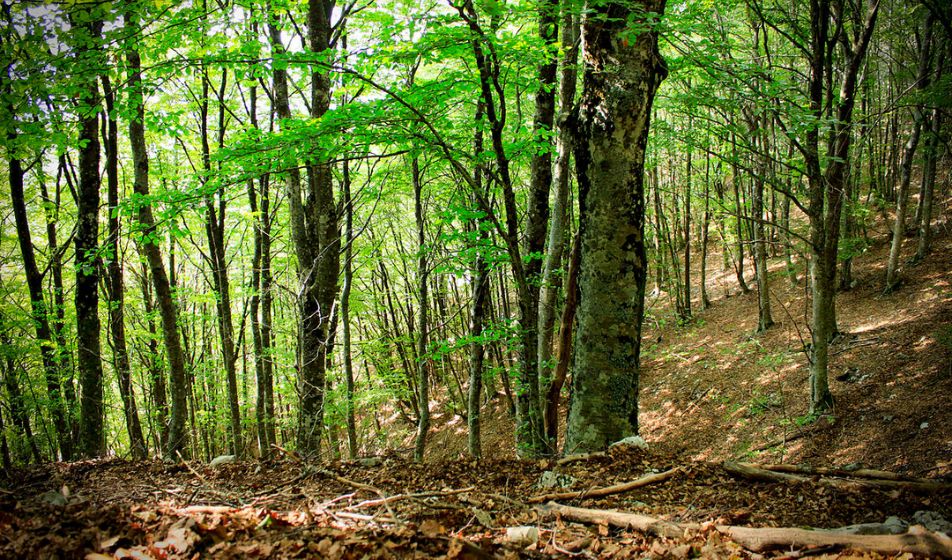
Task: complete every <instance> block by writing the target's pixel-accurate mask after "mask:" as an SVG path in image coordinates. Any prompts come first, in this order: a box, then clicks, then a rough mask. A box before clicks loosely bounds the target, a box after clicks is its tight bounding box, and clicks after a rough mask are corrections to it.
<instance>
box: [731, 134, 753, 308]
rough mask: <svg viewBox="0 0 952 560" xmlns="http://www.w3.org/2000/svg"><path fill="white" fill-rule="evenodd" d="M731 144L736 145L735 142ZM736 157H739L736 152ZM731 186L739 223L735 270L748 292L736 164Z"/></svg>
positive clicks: (735, 214)
mask: <svg viewBox="0 0 952 560" xmlns="http://www.w3.org/2000/svg"><path fill="white" fill-rule="evenodd" d="M731 144H732V145H734V144H733V142H732V143H731ZM734 157H737V156H736V152H735V156H734ZM731 186H732V187H734V216H735V219H736V223H737V231H736V233H737V262H736V263H735V264H734V272H735V273H736V275H737V285H738V286H740V291H741V292H742V293H745V294H747V293H750V287H748V286H747V282H746V281H745V280H744V207H743V206H742V205H741V200H740V176H739V171H738V169H737V167H736V166H735V167H734V172H733V175H732V176H731Z"/></svg>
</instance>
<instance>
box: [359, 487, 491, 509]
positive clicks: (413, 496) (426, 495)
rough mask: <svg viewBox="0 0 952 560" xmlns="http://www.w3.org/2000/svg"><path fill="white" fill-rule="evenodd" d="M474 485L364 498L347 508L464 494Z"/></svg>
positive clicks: (473, 488)
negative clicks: (437, 490) (375, 498)
mask: <svg viewBox="0 0 952 560" xmlns="http://www.w3.org/2000/svg"><path fill="white" fill-rule="evenodd" d="M475 489H476V487H475V486H469V487H467V488H458V489H455V490H443V491H440V492H417V493H415V494H394V495H393V496H387V497H386V498H380V499H377V500H365V501H363V502H360V503H359V504H355V505H352V506H350V507H348V508H346V509H347V510H355V509H363V508H368V507H377V506H382V505H386V504H390V503H393V502H397V501H400V500H416V499H419V498H433V497H437V496H452V495H454V494H465V493H467V492H472V491H473V490H475Z"/></svg>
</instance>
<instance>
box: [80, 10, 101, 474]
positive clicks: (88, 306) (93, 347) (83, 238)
mask: <svg viewBox="0 0 952 560" xmlns="http://www.w3.org/2000/svg"><path fill="white" fill-rule="evenodd" d="M74 24H75V22H74ZM82 27H83V28H84V30H83V31H84V33H86V34H88V38H89V41H90V44H91V45H94V46H92V47H87V48H84V49H83V50H82V51H80V53H79V55H80V57H81V58H86V59H87V62H92V61H93V60H95V56H96V54H97V53H98V51H99V49H98V46H95V45H96V43H97V42H98V41H99V37H100V33H101V31H102V22H101V21H95V20H93V21H90V22H87V23H84V24H83V25H82ZM85 88H86V89H85V91H84V92H83V93H81V94H80V112H81V113H83V114H84V116H82V117H81V118H80V131H79V145H80V146H81V147H80V149H79V188H78V192H77V199H76V203H77V218H76V237H75V243H76V287H75V302H76V345H77V348H78V353H77V365H78V366H79V368H78V369H79V384H80V387H81V388H82V396H81V398H80V428H79V442H78V443H79V451H80V453H82V454H83V455H85V456H86V457H98V456H100V455H102V454H103V453H105V451H106V440H105V435H104V432H103V423H104V421H105V408H104V406H103V379H102V376H103V373H102V347H101V340H100V321H99V276H100V273H99V271H100V263H99V200H100V196H99V151H100V144H99V112H98V111H97V110H96V106H97V105H98V104H99V102H100V99H99V85H98V81H97V80H96V79H89V80H87V83H86V84H85Z"/></svg>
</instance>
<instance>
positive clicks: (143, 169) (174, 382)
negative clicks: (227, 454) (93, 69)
mask: <svg viewBox="0 0 952 560" xmlns="http://www.w3.org/2000/svg"><path fill="white" fill-rule="evenodd" d="M126 32H127V35H128V37H129V40H130V41H131V42H135V41H137V40H138V36H139V33H140V30H139V25H138V22H137V21H136V18H135V16H134V14H132V13H127V14H126ZM126 56H127V58H128V65H129V95H130V98H131V105H132V107H134V108H135V113H134V115H133V117H132V119H131V120H130V121H129V142H130V144H131V146H132V160H133V166H134V169H135V176H134V180H133V190H134V191H135V193H136V195H137V196H138V197H139V198H140V202H139V207H138V209H137V219H138V222H139V226H140V228H141V230H142V239H141V240H140V241H139V242H138V246H139V251H140V252H141V253H143V255H144V257H145V260H146V262H147V263H148V265H149V272H150V275H151V276H152V284H153V287H154V288H155V294H156V297H157V299H158V306H159V313H160V315H161V317H162V335H163V340H164V341H165V352H166V354H167V355H168V367H169V372H170V380H171V389H172V391H171V393H172V410H171V418H170V424H169V435H168V439H167V440H166V443H165V455H166V458H167V459H171V460H174V459H175V457H176V455H177V454H180V453H181V454H187V452H188V440H189V437H188V432H187V431H186V429H187V427H186V415H187V414H188V391H189V388H188V383H189V381H188V377H187V376H186V373H185V354H184V352H183V351H182V341H181V338H180V336H179V331H178V312H177V311H176V308H175V300H174V299H173V296H172V285H171V283H170V281H169V276H168V275H167V274H166V271H165V262H164V261H163V260H162V252H161V250H160V249H159V244H158V243H159V236H158V235H156V225H155V218H154V217H153V214H152V204H151V203H150V202H149V154H148V152H147V151H146V143H145V124H144V123H145V106H144V101H143V92H142V76H141V62H140V58H139V51H138V50H136V49H135V48H130V49H129V50H128V51H127V54H126Z"/></svg>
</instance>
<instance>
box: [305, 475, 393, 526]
mask: <svg viewBox="0 0 952 560" xmlns="http://www.w3.org/2000/svg"><path fill="white" fill-rule="evenodd" d="M317 472H319V473H320V474H322V475H324V476H327V477H330V478H333V479H334V480H336V481H337V482H340V483H341V484H346V485H348V486H352V487H354V488H357V489H358V490H366V491H367V492H373V493H374V494H377V495H378V496H380V499H381V500H384V501H383V502H381V503H382V504H383V505H384V506H385V507H386V508H387V512H388V513H389V514H390V516H391V517H392V518H394V519H397V514H396V513H394V512H393V510H392V509H390V504H389V503H388V502H387V501H386V499H387V498H388V496H387V495H386V494H385V493H384V491H383V490H381V489H379V488H377V487H376V486H371V485H369V484H364V483H363V482H357V481H356V480H350V479H349V478H344V477H342V476H340V475H339V474H336V473H333V472H331V471H329V470H327V469H321V470H319V471H317Z"/></svg>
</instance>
